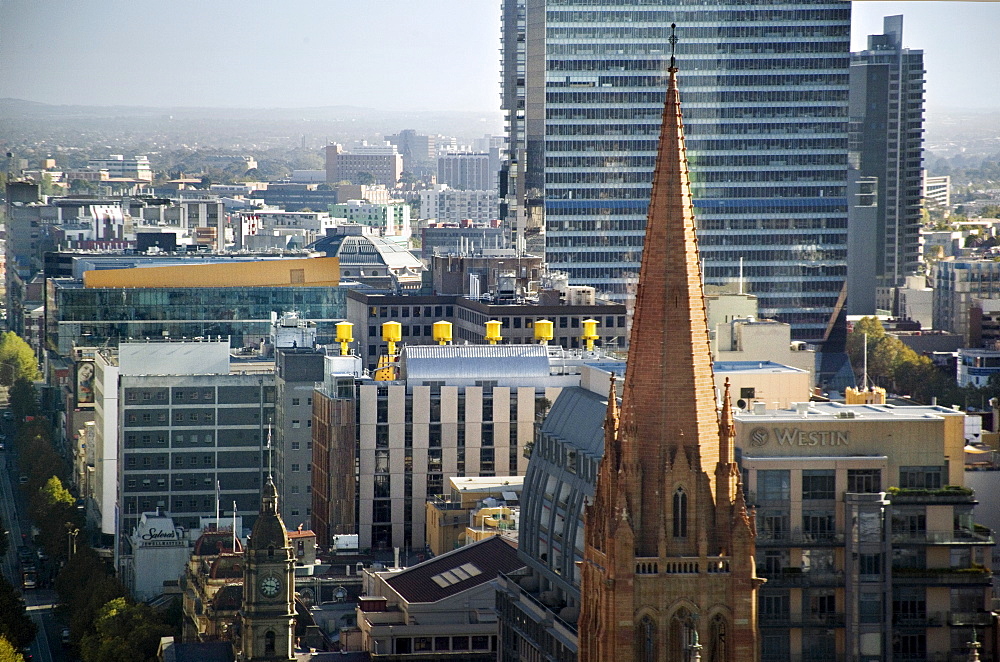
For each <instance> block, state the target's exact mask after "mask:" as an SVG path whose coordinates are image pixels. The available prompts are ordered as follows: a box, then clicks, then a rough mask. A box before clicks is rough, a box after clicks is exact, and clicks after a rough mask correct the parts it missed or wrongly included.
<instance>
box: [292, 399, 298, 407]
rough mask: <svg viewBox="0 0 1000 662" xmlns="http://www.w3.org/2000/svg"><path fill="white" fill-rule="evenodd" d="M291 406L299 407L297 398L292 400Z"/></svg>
mask: <svg viewBox="0 0 1000 662" xmlns="http://www.w3.org/2000/svg"><path fill="white" fill-rule="evenodd" d="M292 406H293V407H298V406H299V399H298V398H292Z"/></svg>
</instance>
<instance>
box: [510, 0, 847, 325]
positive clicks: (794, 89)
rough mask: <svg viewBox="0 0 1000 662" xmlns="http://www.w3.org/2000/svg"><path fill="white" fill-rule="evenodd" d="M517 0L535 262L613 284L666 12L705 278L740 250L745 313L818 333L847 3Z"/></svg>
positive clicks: (643, 206)
mask: <svg viewBox="0 0 1000 662" xmlns="http://www.w3.org/2000/svg"><path fill="white" fill-rule="evenodd" d="M508 1H509V2H513V1H514V0H508ZM523 2H524V3H525V37H524V53H525V66H524V72H525V76H526V78H525V99H524V123H523V126H524V148H525V162H526V163H525V184H526V190H527V191H532V190H536V191H537V190H540V191H541V192H542V197H543V201H544V202H543V205H544V213H545V232H546V237H545V242H546V257H547V260H548V262H549V264H550V266H551V267H552V268H554V269H557V270H561V271H565V272H568V273H569V275H570V279H571V282H572V283H576V284H586V285H593V286H596V287H597V288H599V289H600V290H602V291H604V292H606V293H608V294H610V295H611V296H612V297H613V298H616V299H618V300H624V299H627V298H628V297H629V296H630V290H631V286H632V284H633V283H634V282H635V280H636V278H637V275H638V270H639V260H640V257H641V253H642V242H643V233H644V230H645V222H646V211H647V206H648V203H649V191H650V185H651V180H652V169H653V164H654V160H655V157H656V147H657V139H658V130H659V126H660V117H661V113H662V112H663V100H664V93H665V89H666V80H667V78H666V77H667V67H668V66H669V60H670V46H669V42H668V40H669V38H670V24H671V23H676V24H677V26H678V27H677V37H678V43H677V59H678V67H679V75H680V87H681V97H682V101H683V104H684V121H685V129H686V135H687V148H688V156H689V160H690V162H691V169H692V185H693V192H694V197H695V207H696V212H697V217H698V222H699V225H700V232H699V237H700V243H701V255H702V259H703V260H704V263H705V280H706V283H708V284H715V285H721V284H727V283H736V282H737V281H738V280H739V279H740V271H741V267H740V259H741V258H742V259H743V268H742V271H743V276H744V283H745V291H748V292H749V293H751V294H755V295H757V296H758V297H759V298H760V313H761V315H762V316H767V317H773V318H777V319H779V320H781V321H784V322H788V323H790V324H792V326H793V334H794V336H795V337H796V338H800V339H810V338H820V337H822V335H823V333H824V331H825V329H826V326H827V324H828V321H829V319H830V318H831V316H832V315H833V313H834V309H835V306H836V305H837V302H838V297H839V296H840V295H841V290H842V288H843V285H844V281H845V278H846V252H847V251H846V247H847V200H846V182H847V128H848V127H847V123H848V112H847V111H848V106H847V97H848V74H849V66H850V13H851V10H850V4H849V3H845V2H772V3H767V4H764V3H757V2H743V3H739V4H737V3H735V2H720V3H717V4H713V5H707V4H702V3H700V2H699V3H694V2H692V3H690V4H687V3H680V2H673V3H671V2H665V1H663V0H631V1H628V2H625V1H616V0H523ZM518 43H519V42H517V41H515V42H513V44H509V43H508V42H507V41H505V44H504V45H505V48H509V47H513V46H516V45H517V44H518ZM505 75H506V70H505ZM510 98H511V99H512V100H513V102H514V103H516V98H515V97H513V96H512V97H510ZM508 111H509V112H510V111H514V114H515V116H516V111H517V109H516V108H514V109H508ZM516 148H517V135H514V136H512V149H516ZM664 258H665V259H668V258H669V256H664Z"/></svg>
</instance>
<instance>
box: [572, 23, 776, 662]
mask: <svg viewBox="0 0 1000 662" xmlns="http://www.w3.org/2000/svg"><path fill="white" fill-rule="evenodd" d="M674 42H675V40H674V39H671V51H672V55H671V61H670V68H669V69H668V87H667V94H666V101H665V104H664V109H663V123H662V126H661V129H660V142H659V150H658V153H657V158H656V167H655V169H654V174H653V186H652V190H651V193H650V202H649V213H648V216H647V220H646V235H645V244H644V248H643V254H642V266H641V268H640V272H639V282H638V289H637V292H636V301H635V312H634V315H633V320H632V331H631V336H630V341H629V355H628V363H627V366H626V370H625V379H624V384H623V391H622V400H621V406H620V407H618V406H617V404H616V402H615V392H614V382H612V387H611V393H610V394H609V396H608V409H607V414H606V416H605V421H604V440H605V445H604V458H603V460H602V461H601V467H600V471H599V472H598V477H597V485H596V487H595V494H594V501H593V507H590V508H588V509H587V510H586V512H585V523H584V526H585V536H584V539H585V541H586V542H585V546H584V560H583V563H582V564H581V566H580V568H581V574H580V577H581V611H580V621H579V622H580V623H581V628H580V648H579V651H580V662H596V661H597V660H611V659H620V660H639V659H641V660H656V661H657V662H672V661H673V660H681V659H684V660H687V659H694V657H696V656H697V655H699V652H698V651H700V649H701V646H702V644H704V645H705V649H706V656H707V659H711V660H719V661H720V662H754V660H757V659H758V647H757V618H756V603H757V586H758V585H759V583H760V580H759V579H757V577H756V572H755V568H754V553H755V551H754V533H753V528H752V527H753V524H752V522H751V521H750V519H749V517H748V514H747V512H746V508H745V505H744V503H743V493H742V488H741V485H740V473H739V469H738V467H737V466H736V463H735V450H734V443H735V439H734V421H733V414H732V399H731V394H730V393H729V388H728V385H727V387H726V390H725V393H724V395H723V407H722V412H719V411H718V410H717V408H716V406H717V404H718V403H717V396H716V391H715V387H714V379H713V374H712V359H711V353H710V348H709V342H708V322H707V320H706V314H705V299H704V293H703V290H702V282H701V263H700V262H701V261H700V257H699V254H698V242H697V238H696V236H695V219H694V206H693V202H692V197H691V185H690V181H689V179H688V160H687V151H686V149H685V145H684V126H683V121H682V118H681V108H680V94H679V92H678V86H677V67H676V61H675V59H674V56H673V47H674ZM720 606H722V607H724V608H722V609H720Z"/></svg>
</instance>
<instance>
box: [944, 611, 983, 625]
mask: <svg viewBox="0 0 1000 662" xmlns="http://www.w3.org/2000/svg"><path fill="white" fill-rule="evenodd" d="M992 623H993V614H991V613H990V612H988V611H965V612H963V611H953V612H951V613H949V614H948V625H953V626H965V627H969V626H975V627H980V628H982V627H987V626H989V625H990V624H992Z"/></svg>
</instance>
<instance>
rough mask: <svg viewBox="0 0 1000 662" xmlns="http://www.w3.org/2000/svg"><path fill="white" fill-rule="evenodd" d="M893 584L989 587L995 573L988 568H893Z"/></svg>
mask: <svg viewBox="0 0 1000 662" xmlns="http://www.w3.org/2000/svg"><path fill="white" fill-rule="evenodd" d="M892 583H893V584H907V585H916V586H965V585H969V584H973V585H976V584H978V585H983V586H989V585H990V584H992V583H993V573H992V572H990V570H989V569H988V568H983V567H972V568H893V569H892Z"/></svg>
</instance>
